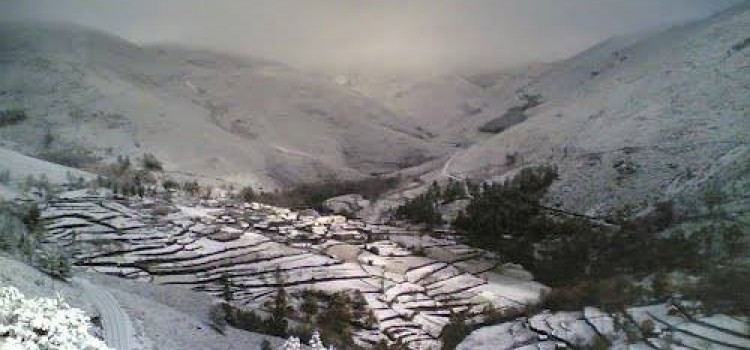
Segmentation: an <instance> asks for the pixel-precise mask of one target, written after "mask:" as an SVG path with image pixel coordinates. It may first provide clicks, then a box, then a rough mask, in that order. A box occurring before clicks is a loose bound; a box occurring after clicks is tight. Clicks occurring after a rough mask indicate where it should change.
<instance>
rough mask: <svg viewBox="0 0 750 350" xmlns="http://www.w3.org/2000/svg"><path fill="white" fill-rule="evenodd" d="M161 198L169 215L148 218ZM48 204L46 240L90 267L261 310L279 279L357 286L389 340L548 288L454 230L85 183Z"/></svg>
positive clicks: (510, 304)
mask: <svg viewBox="0 0 750 350" xmlns="http://www.w3.org/2000/svg"><path fill="white" fill-rule="evenodd" d="M155 205H159V206H165V205H167V206H170V207H171V208H173V209H174V212H173V213H171V214H169V215H167V216H154V215H151V214H150V208H152V207H154V206H155ZM41 209H42V210H41V217H42V219H43V222H44V225H45V227H46V228H47V229H48V231H49V235H48V236H47V239H46V242H47V243H49V244H56V245H61V246H65V247H67V249H69V250H70V251H71V252H72V254H73V258H74V260H75V264H76V265H78V266H82V267H85V268H86V269H89V270H91V271H97V272H102V273H105V274H110V275H115V276H122V277H127V278H131V279H136V280H141V281H148V282H152V283H154V284H161V285H177V286H181V287H188V288H190V289H193V290H197V291H202V292H206V293H208V294H211V295H215V296H219V295H221V294H222V293H223V288H224V285H223V280H224V279H228V280H229V283H230V286H231V289H232V291H233V294H234V300H233V301H232V303H233V304H235V305H236V306H240V307H245V308H248V309H253V310H257V309H263V308H264V304H265V303H266V302H267V301H269V300H271V298H272V297H273V295H274V292H275V290H276V288H277V287H278V286H279V284H280V283H283V286H284V287H285V288H286V289H287V291H289V292H290V293H294V292H296V291H302V290H305V289H314V290H322V291H328V292H336V291H344V290H358V291H360V292H361V293H363V296H364V297H365V300H366V301H367V303H368V307H369V309H370V310H371V311H372V312H373V314H374V316H375V318H376V320H377V323H376V325H375V326H374V327H375V328H373V329H372V330H364V329H363V330H360V332H357V333H356V334H357V337H358V339H357V340H358V341H359V342H360V343H363V344H367V343H372V342H376V341H378V339H381V338H382V337H387V338H388V339H389V340H392V341H402V342H404V343H406V344H410V345H411V346H412V347H414V348H430V347H436V346H438V338H439V337H440V334H441V331H442V328H443V327H444V326H445V325H446V324H447V323H448V321H449V320H448V317H449V316H450V314H451V312H461V311H466V312H468V314H469V315H470V316H471V317H473V318H477V319H481V318H482V315H483V312H484V310H485V308H486V307H487V306H488V305H492V306H493V307H494V308H495V309H498V310H508V312H512V311H511V310H515V309H516V308H521V307H523V305H525V304H526V303H534V302H537V301H538V298H539V295H540V293H541V291H542V290H544V289H545V287H544V286H542V285H540V284H538V283H535V282H533V281H530V280H526V279H521V278H517V277H512V276H507V275H506V276H503V275H499V274H498V273H496V272H495V271H496V269H495V267H496V266H497V265H498V260H497V258H496V257H494V256H492V255H491V254H487V253H485V252H483V251H481V250H477V249H474V248H470V247H467V246H465V245H462V244H458V243H456V242H455V240H453V239H452V238H451V237H450V236H442V237H433V236H430V235H423V234H422V233H418V232H409V231H408V230H404V229H400V228H397V227H388V226H383V225H376V224H370V223H364V222H361V221H358V220H348V219H346V218H344V217H341V216H321V217H314V216H300V215H298V214H297V213H296V212H294V211H290V210H288V209H282V208H276V207H271V206H267V205H262V204H258V203H252V204H231V203H222V202H220V201H219V202H217V201H209V202H204V203H189V202H185V203H182V204H180V205H172V204H170V203H169V202H166V201H164V202H162V201H160V200H157V201H156V202H154V201H153V200H147V201H144V200H140V199H129V200H126V199H120V200H116V199H113V198H110V197H106V196H100V195H99V194H87V193H86V191H85V190H84V191H78V192H71V193H63V194H62V195H61V196H60V199H55V200H52V201H49V202H47V203H45V204H43V205H42V206H41ZM467 266H470V267H471V268H467ZM277 271H280V272H281V275H282V276H283V281H278V280H276V278H275V276H276V274H277ZM115 294H116V293H115Z"/></svg>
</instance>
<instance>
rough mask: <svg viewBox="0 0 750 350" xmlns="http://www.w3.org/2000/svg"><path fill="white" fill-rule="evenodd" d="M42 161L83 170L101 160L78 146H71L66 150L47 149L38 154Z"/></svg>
mask: <svg viewBox="0 0 750 350" xmlns="http://www.w3.org/2000/svg"><path fill="white" fill-rule="evenodd" d="M37 156H38V157H39V158H41V159H44V160H46V161H48V162H52V163H56V164H60V165H65V166H68V167H71V168H82V167H84V166H87V165H91V164H94V163H96V162H98V161H99V160H100V159H99V158H98V157H97V156H96V155H94V154H93V153H92V152H91V151H89V150H87V149H85V148H83V147H81V146H77V145H70V146H68V147H66V148H64V149H58V150H51V149H47V150H44V151H43V152H41V153H39V154H37Z"/></svg>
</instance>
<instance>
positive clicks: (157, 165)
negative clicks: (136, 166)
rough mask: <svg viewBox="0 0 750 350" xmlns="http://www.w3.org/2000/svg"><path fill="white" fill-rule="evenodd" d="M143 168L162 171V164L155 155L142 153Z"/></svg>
mask: <svg viewBox="0 0 750 350" xmlns="http://www.w3.org/2000/svg"><path fill="white" fill-rule="evenodd" d="M142 163H143V169H146V170H149V171H162V170H163V166H162V163H161V161H160V160H159V159H157V158H156V156H155V155H153V154H151V153H144V154H143V161H142Z"/></svg>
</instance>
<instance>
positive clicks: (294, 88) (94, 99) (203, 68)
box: [0, 23, 444, 188]
mask: <svg viewBox="0 0 750 350" xmlns="http://www.w3.org/2000/svg"><path fill="white" fill-rule="evenodd" d="M0 38H2V40H0V42H1V44H0V92H1V93H0V106H3V107H4V108H23V109H25V110H26V111H27V114H28V115H29V118H28V120H26V121H23V122H21V123H19V124H18V125H11V126H5V127H3V128H1V129H0V138H2V139H3V141H4V143H5V145H6V147H9V148H12V149H15V150H17V151H21V152H23V153H25V154H29V155H43V154H49V153H60V152H63V153H64V152H70V151H71V150H74V151H77V152H78V153H80V154H81V155H82V157H83V156H86V157H87V159H85V160H87V161H94V160H97V159H103V160H105V161H106V160H111V159H113V158H115V157H116V156H117V155H120V154H124V155H131V156H139V155H141V154H142V153H144V152H151V153H154V154H155V155H156V156H157V157H158V158H159V159H161V160H162V161H163V162H164V164H165V165H166V168H167V170H169V171H179V172H182V173H191V174H195V175H196V176H198V177H203V178H205V179H212V178H220V179H222V180H230V181H235V182H244V183H254V184H256V185H258V186H265V187H266V188H274V187H277V186H279V185H289V184H293V183H299V182H304V181H314V180H320V179H323V178H330V177H331V176H336V177H341V178H356V177H362V176H365V175H368V174H369V173H371V172H388V171H393V170H396V169H398V168H400V167H404V166H408V165H413V164H418V163H420V162H423V161H425V160H428V159H430V158H433V157H435V156H438V155H440V154H442V153H444V151H441V150H440V149H441V148H440V147H433V146H432V145H430V143H429V142H428V141H426V140H424V137H423V136H421V135H420V133H419V132H418V131H417V130H415V129H414V128H412V127H411V126H409V124H408V123H404V122H403V119H402V118H400V117H399V116H397V115H395V114H393V113H391V112H389V111H388V110H386V109H385V108H383V107H381V106H380V105H379V104H378V103H377V102H374V101H372V100H370V99H368V98H365V97H362V96H361V95H359V94H356V93H352V92H351V91H349V90H347V89H345V88H342V87H340V86H339V85H337V84H335V83H334V82H332V81H329V80H327V79H324V78H321V77H319V76H314V75H311V74H305V73H301V72H299V71H296V70H294V69H292V68H290V67H287V66H285V65H282V64H279V63H274V62H268V61H265V60H257V59H252V58H239V57H232V56H229V55H222V54H216V53H212V52H206V51H198V50H189V49H184V48H179V47H172V46H163V47H141V46H137V45H135V44H132V43H130V42H127V41H125V40H123V39H121V38H117V37H113V36H110V35H107V34H103V33H100V32H97V31H94V30H90V29H87V28H82V27H78V26H74V25H68V24H41V23H23V24H21V23H12V24H2V25H1V26H0ZM48 135H51V136H48Z"/></svg>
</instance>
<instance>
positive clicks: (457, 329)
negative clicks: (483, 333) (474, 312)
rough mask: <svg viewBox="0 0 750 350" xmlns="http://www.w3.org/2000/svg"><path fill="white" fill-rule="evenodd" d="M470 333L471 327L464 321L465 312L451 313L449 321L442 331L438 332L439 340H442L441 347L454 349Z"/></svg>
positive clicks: (445, 349)
mask: <svg viewBox="0 0 750 350" xmlns="http://www.w3.org/2000/svg"><path fill="white" fill-rule="evenodd" d="M470 333H471V327H470V326H469V325H468V324H467V323H466V314H465V313H457V314H452V315H451V317H450V323H448V324H447V325H445V327H444V328H443V332H442V333H441V334H440V340H441V341H442V342H443V347H442V349H443V350H453V349H455V348H456V347H457V346H458V344H461V342H462V341H463V340H464V339H465V338H466V337H467V336H469V334H470Z"/></svg>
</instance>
